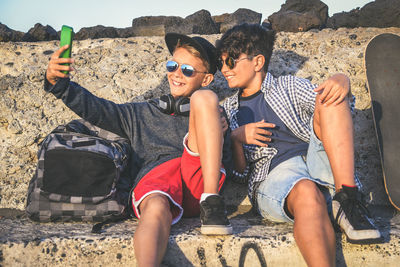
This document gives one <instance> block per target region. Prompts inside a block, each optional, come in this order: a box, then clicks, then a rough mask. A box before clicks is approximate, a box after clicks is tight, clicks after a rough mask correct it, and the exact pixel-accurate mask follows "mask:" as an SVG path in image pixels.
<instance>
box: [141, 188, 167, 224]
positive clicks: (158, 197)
mask: <svg viewBox="0 0 400 267" xmlns="http://www.w3.org/2000/svg"><path fill="white" fill-rule="evenodd" d="M139 210H140V214H141V216H151V217H154V218H164V219H165V218H167V219H168V218H170V219H171V220H172V214H171V211H170V203H169V200H168V198H167V197H166V196H164V195H162V194H151V195H149V196H147V197H146V198H145V199H144V200H143V201H142V203H141V204H140V206H139Z"/></svg>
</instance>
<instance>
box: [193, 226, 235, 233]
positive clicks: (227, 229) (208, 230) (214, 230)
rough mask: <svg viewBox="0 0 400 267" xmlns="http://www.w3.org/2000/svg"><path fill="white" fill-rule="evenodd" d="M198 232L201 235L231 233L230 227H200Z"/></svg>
mask: <svg viewBox="0 0 400 267" xmlns="http://www.w3.org/2000/svg"><path fill="white" fill-rule="evenodd" d="M200 232H201V234H203V235H231V234H232V232H233V231H232V226H231V225H226V226H225V225H224V226H221V225H202V226H201V229H200Z"/></svg>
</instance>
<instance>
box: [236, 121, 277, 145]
mask: <svg viewBox="0 0 400 267" xmlns="http://www.w3.org/2000/svg"><path fill="white" fill-rule="evenodd" d="M274 127H275V124H273V123H267V122H265V121H264V120H261V121H259V122H253V123H248V124H246V125H242V126H240V127H239V128H236V129H235V130H233V131H232V135H231V136H232V139H233V140H234V141H237V142H240V143H242V144H252V145H258V146H263V147H266V146H268V145H267V144H266V143H265V142H271V138H269V137H268V136H271V135H272V133H271V132H270V131H268V130H265V128H274Z"/></svg>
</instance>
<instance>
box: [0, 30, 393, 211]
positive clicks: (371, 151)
mask: <svg viewBox="0 0 400 267" xmlns="http://www.w3.org/2000/svg"><path fill="white" fill-rule="evenodd" d="M384 32H391V33H396V34H400V28H383V29H378V28H355V29H345V28H340V29H338V30H332V29H325V30H322V31H317V30H315V31H308V32H301V33H285V32H280V33H278V35H277V40H276V44H275V51H274V54H273V57H272V61H271V67H270V71H271V72H272V74H273V75H275V76H278V75H285V74H296V75H298V76H300V77H304V78H308V79H310V80H311V81H312V82H314V83H321V82H322V81H324V80H325V79H326V78H328V77H329V75H331V74H334V73H336V72H344V73H346V74H348V75H349V76H350V78H351V86H352V93H353V94H354V95H355V96H356V98H357V102H356V110H355V113H354V117H353V118H354V123H355V141H356V142H355V143H356V149H355V152H356V153H355V157H356V171H357V174H358V177H359V178H360V180H361V182H362V184H363V185H364V188H363V190H364V192H365V193H366V194H367V199H368V200H369V202H370V203H371V204H376V205H389V204H388V201H387V197H386V195H385V193H384V187H383V184H382V171H381V166H380V160H379V155H378V148H377V142H376V138H375V132H374V128H373V123H372V113H371V103H370V102H371V101H370V97H369V95H368V88H367V85H366V77H365V71H364V68H363V59H364V50H365V47H366V45H367V43H368V41H369V40H370V39H371V38H372V37H374V36H375V35H377V34H379V33H384ZM204 37H205V38H207V39H209V40H210V41H211V42H215V40H216V39H218V38H219V37H220V35H207V36H204ZM57 47H58V41H49V42H36V43H29V42H25V43H20V42H8V43H0V148H1V151H0V208H12V209H19V210H23V209H24V207H25V201H26V191H27V187H28V183H29V180H30V179H31V177H32V175H33V173H34V170H35V167H36V162H37V158H36V152H37V150H38V146H39V143H40V141H41V140H43V138H44V137H45V136H46V135H47V134H48V133H49V132H50V131H51V130H52V129H54V128H55V127H56V126H57V125H58V124H62V123H66V122H68V121H70V120H71V119H73V118H76V115H74V114H73V113H72V112H71V111H69V110H68V109H67V108H66V107H64V105H63V103H62V102H61V101H60V100H56V99H55V97H54V96H53V95H51V94H46V93H45V92H44V90H43V89H42V88H43V79H44V72H45V70H46V66H47V63H48V60H49V58H50V56H51V54H52V53H53V52H54V51H55V50H56V49H57ZM73 57H74V58H75V59H76V64H75V68H76V69H77V73H76V74H75V75H74V77H73V81H75V82H78V83H80V84H82V85H83V86H85V87H86V88H88V89H89V90H90V91H91V92H93V93H94V94H96V95H98V96H100V97H104V98H107V99H110V100H112V101H115V102H117V103H123V102H126V101H143V100H146V99H149V98H151V97H157V96H160V95H161V94H163V93H166V92H167V91H168V86H167V81H166V76H165V67H164V65H165V62H166V60H167V59H169V57H170V55H169V53H168V49H167V48H166V46H165V44H164V40H163V38H162V37H131V38H126V39H96V40H90V39H88V40H82V41H75V42H74V47H73ZM210 88H211V89H213V90H215V91H216V92H217V93H218V95H219V96H220V99H221V101H222V100H223V99H224V98H225V97H226V96H228V95H231V94H232V93H233V92H234V90H230V89H229V88H228V86H227V84H226V82H225V81H224V79H223V77H222V75H221V74H220V73H217V76H216V79H215V81H214V82H213V83H212V85H211V86H210ZM338 134H340V133H338Z"/></svg>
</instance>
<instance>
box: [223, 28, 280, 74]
mask: <svg viewBox="0 0 400 267" xmlns="http://www.w3.org/2000/svg"><path fill="white" fill-rule="evenodd" d="M274 41H275V32H274V31H272V30H267V29H266V28H264V27H263V26H261V25H259V24H248V23H243V24H240V25H236V26H234V27H233V28H231V29H229V30H228V31H226V32H225V33H224V34H223V35H222V37H221V39H220V40H218V41H217V51H218V56H219V57H220V56H221V55H222V54H224V53H226V54H228V56H230V57H233V58H238V57H239V56H240V54H242V53H244V54H246V55H248V56H256V55H260V54H261V55H263V56H264V57H265V64H264V70H265V72H267V70H268V65H269V62H270V59H271V55H272V50H273V47H274Z"/></svg>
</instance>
